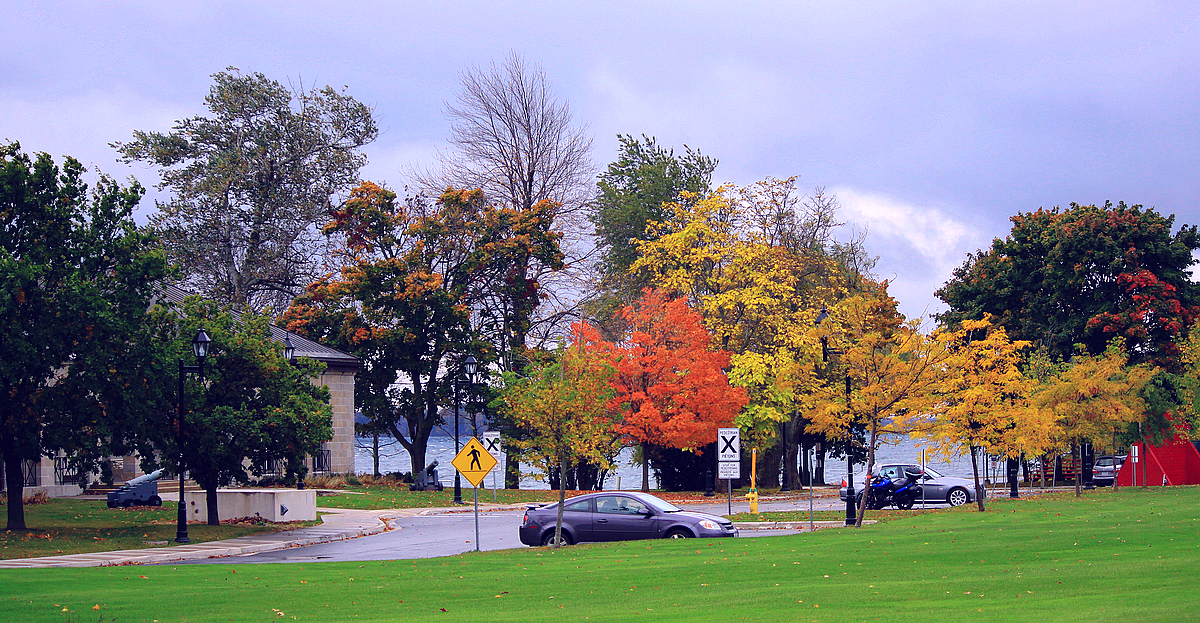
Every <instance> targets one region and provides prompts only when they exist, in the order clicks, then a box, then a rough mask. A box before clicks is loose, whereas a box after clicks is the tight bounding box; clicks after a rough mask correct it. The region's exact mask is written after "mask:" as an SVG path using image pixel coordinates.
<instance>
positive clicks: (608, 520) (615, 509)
mask: <svg viewBox="0 0 1200 623" xmlns="http://www.w3.org/2000/svg"><path fill="white" fill-rule="evenodd" d="M595 501H596V511H595V514H593V516H592V533H593V534H594V535H595V536H596V540H597V541H625V540H632V539H652V538H654V537H657V536H658V530H657V529H656V524H655V521H654V516H653V514H652V513H651V511H650V508H649V507H647V506H646V504H645V503H643V502H642V501H641V500H638V499H636V498H632V497H629V496H627V495H601V496H597V497H596V498H595Z"/></svg>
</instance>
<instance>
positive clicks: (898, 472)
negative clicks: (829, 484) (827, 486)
mask: <svg viewBox="0 0 1200 623" xmlns="http://www.w3.org/2000/svg"><path fill="white" fill-rule="evenodd" d="M904 472H909V473H919V474H922V476H921V489H922V490H923V491H924V494H925V495H924V501H925V503H927V504H932V503H936V504H943V503H944V504H949V505H950V506H962V505H963V504H970V503H971V502H974V501H975V483H974V482H972V481H971V480H968V479H966V478H959V477H958V476H943V475H942V474H939V473H938V472H937V471H936V470H934V469H932V468H929V467H926V468H925V471H924V472H923V473H922V471H921V466H920V465H912V464H905V463H885V464H883V465H879V466H877V467H876V468H875V474H876V475H878V474H883V475H885V476H887V477H888V478H891V479H892V480H895V479H897V478H902V477H904ZM854 480H855V482H856V483H857V484H856V485H855V487H854V489H855V494H856V495H855V497H856V498H858V497H859V496H861V495H862V492H863V488H864V487H865V486H866V482H867V474H866V472H861V473H859V474H857V475H856V476H855V478H854ZM838 497H840V498H841V499H842V501H843V502H845V501H846V481H845V480H843V481H842V488H841V489H840V490H839V491H838Z"/></svg>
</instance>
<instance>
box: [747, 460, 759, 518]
mask: <svg viewBox="0 0 1200 623" xmlns="http://www.w3.org/2000/svg"><path fill="white" fill-rule="evenodd" d="M757 467H758V450H751V451H750V493H747V494H746V499H747V500H750V514H752V515H757V514H758V479H757V478H755V477H754V474H755V472H757V471H758V469H757Z"/></svg>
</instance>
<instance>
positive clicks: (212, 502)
mask: <svg viewBox="0 0 1200 623" xmlns="http://www.w3.org/2000/svg"><path fill="white" fill-rule="evenodd" d="M180 495H183V494H182V493H180ZM204 503H205V506H207V507H208V525H210V526H219V525H221V516H220V515H219V514H218V513H217V488H216V487H215V486H214V487H213V488H211V489H205V490H204Z"/></svg>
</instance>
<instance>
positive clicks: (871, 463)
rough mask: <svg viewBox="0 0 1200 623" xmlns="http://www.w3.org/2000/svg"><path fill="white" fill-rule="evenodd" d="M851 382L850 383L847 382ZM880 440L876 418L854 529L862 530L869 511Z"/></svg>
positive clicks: (848, 476)
mask: <svg viewBox="0 0 1200 623" xmlns="http://www.w3.org/2000/svg"><path fill="white" fill-rule="evenodd" d="M847 382H849V381H847ZM877 439H879V418H878V417H876V418H875V419H873V420H872V421H871V443H869V444H868V445H867V484H865V485H863V495H862V500H859V502H858V517H857V518H855V520H854V527H855V528H861V527H862V522H863V513H865V512H866V510H867V492H868V491H869V490H870V487H871V472H872V471H874V469H875V441H876V440H877ZM853 478H854V474H848V475H847V479H848V480H852V479H853Z"/></svg>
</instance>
